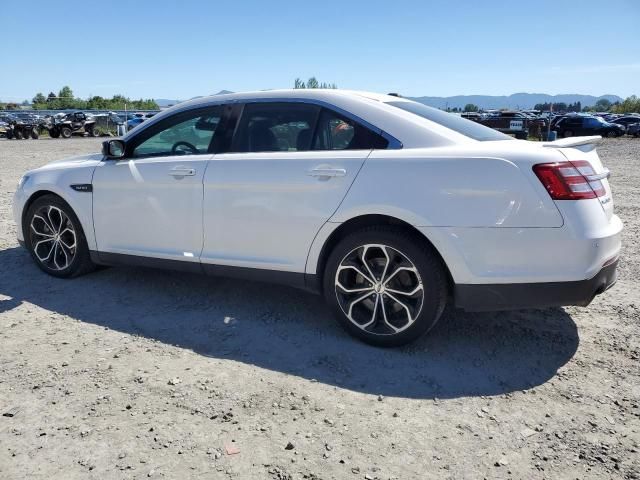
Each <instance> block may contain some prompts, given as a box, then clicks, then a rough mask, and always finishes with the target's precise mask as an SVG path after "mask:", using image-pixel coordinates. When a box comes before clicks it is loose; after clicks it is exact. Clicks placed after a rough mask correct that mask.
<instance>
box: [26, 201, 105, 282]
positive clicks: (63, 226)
mask: <svg viewBox="0 0 640 480" xmlns="http://www.w3.org/2000/svg"><path fill="white" fill-rule="evenodd" d="M50 208H51V214H50V216H47V217H46V218H47V220H48V222H49V224H51V225H53V227H54V229H55V227H56V225H55V224H54V222H56V221H57V219H58V218H59V219H60V222H59V223H60V228H58V230H60V231H62V232H63V233H62V234H61V235H59V238H60V239H61V240H60V241H63V242H65V243H64V245H69V244H71V237H69V235H70V233H69V231H68V230H69V228H68V227H70V228H71V229H72V231H73V233H74V237H73V239H74V242H73V245H75V247H74V248H66V249H64V248H62V246H60V253H59V254H58V251H57V250H56V254H54V255H53V256H49V261H43V260H41V259H40V258H39V257H38V254H37V253H36V247H37V248H38V249H39V253H40V256H41V257H45V254H46V251H47V250H46V248H47V247H48V246H50V245H51V244H48V243H46V242H45V244H43V245H40V246H38V242H41V241H42V240H44V239H46V238H47V236H46V235H39V234H38V233H36V232H35V231H34V230H41V229H42V230H41V231H42V232H43V233H46V231H51V229H48V227H47V225H48V224H47V222H44V221H42V220H41V219H42V218H43V215H44V212H46V211H47V210H48V209H50ZM56 209H57V210H56ZM58 211H60V212H63V213H64V216H66V219H67V221H68V222H69V223H66V222H65V221H64V220H63V218H64V217H63V216H62V215H59V214H58V213H57V212H58ZM35 216H39V217H40V219H34V217H35ZM52 220H53V222H52ZM32 223H33V226H34V228H32ZM65 231H66V233H64V232H65ZM23 232H24V239H25V244H26V246H27V249H28V250H29V252H30V253H31V256H32V258H33V260H34V261H35V262H36V265H38V267H39V268H40V269H41V270H42V271H43V272H46V273H48V274H49V275H53V276H54V277H59V278H71V277H77V276H79V275H83V274H85V273H88V272H90V271H92V270H94V269H95V264H94V263H93V262H92V261H91V258H90V256H89V247H88V246H87V240H86V238H85V235H84V231H83V230H82V225H81V224H80V221H79V220H78V217H77V216H76V214H75V213H74V211H73V209H72V208H71V207H70V206H69V204H68V203H67V202H65V201H64V200H63V199H62V198H60V197H58V196H57V195H43V196H42V197H40V198H37V199H36V200H35V201H34V202H33V203H32V204H31V205H30V206H29V209H28V211H27V213H26V215H25V216H24V225H23ZM52 242H54V245H55V243H58V245H60V243H59V242H58V240H55V241H54V240H52ZM41 243H42V242H41ZM52 248H53V247H52ZM40 249H44V250H40ZM62 254H64V256H63V255H62ZM67 254H69V255H67ZM69 256H71V259H69ZM58 259H60V262H59V263H56V262H57V260H58ZM63 261H66V262H68V265H67V266H66V267H65V268H56V266H57V265H59V266H63V265H64V264H63V263H62V262H63Z"/></svg>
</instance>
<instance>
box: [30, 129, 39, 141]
mask: <svg viewBox="0 0 640 480" xmlns="http://www.w3.org/2000/svg"><path fill="white" fill-rule="evenodd" d="M39 136H40V133H39V132H38V129H37V128H34V129H33V130H31V138H33V139H34V140H37V139H38V137H39Z"/></svg>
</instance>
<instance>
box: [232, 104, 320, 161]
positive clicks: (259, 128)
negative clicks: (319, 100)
mask: <svg viewBox="0 0 640 480" xmlns="http://www.w3.org/2000/svg"><path fill="white" fill-rule="evenodd" d="M319 112H320V107H317V106H315V105H308V104H303V103H250V104H247V105H246V106H245V107H244V111H243V113H242V118H241V119H240V125H239V126H238V131H237V133H236V136H235V141H234V147H233V148H232V151H234V152H295V151H299V150H309V148H310V145H311V138H312V134H313V127H314V125H315V123H316V120H317V118H318V114H319Z"/></svg>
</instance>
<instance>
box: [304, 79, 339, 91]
mask: <svg viewBox="0 0 640 480" xmlns="http://www.w3.org/2000/svg"><path fill="white" fill-rule="evenodd" d="M293 88H297V89H301V88H334V89H335V88H338V86H337V85H336V84H335V83H328V82H322V83H320V82H319V81H318V79H317V78H316V77H311V78H310V79H309V80H307V83H304V81H302V80H301V79H300V78H296V79H295V81H294V82H293Z"/></svg>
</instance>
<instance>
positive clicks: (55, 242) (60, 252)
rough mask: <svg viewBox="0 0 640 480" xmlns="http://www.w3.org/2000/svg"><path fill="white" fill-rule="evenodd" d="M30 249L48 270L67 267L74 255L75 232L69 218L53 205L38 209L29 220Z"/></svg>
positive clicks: (58, 269)
mask: <svg viewBox="0 0 640 480" xmlns="http://www.w3.org/2000/svg"><path fill="white" fill-rule="evenodd" d="M30 230H31V247H32V248H33V253H34V254H35V256H36V258H37V259H38V261H39V262H40V263H41V264H42V265H43V266H45V267H46V268H48V269H50V270H56V271H61V270H64V269H66V268H68V267H69V265H71V262H73V259H74V257H75V255H76V232H75V230H74V227H73V223H71V220H70V219H69V217H68V216H67V215H66V214H65V213H64V212H63V211H62V210H61V209H59V208H58V207H55V206H53V205H48V206H43V207H41V208H39V209H38V210H37V211H36V213H35V214H34V215H33V217H32V218H31V225H30Z"/></svg>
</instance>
